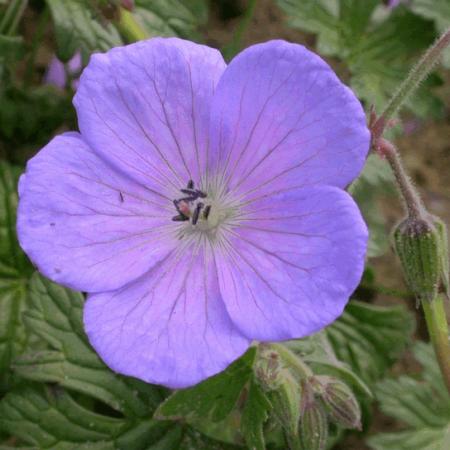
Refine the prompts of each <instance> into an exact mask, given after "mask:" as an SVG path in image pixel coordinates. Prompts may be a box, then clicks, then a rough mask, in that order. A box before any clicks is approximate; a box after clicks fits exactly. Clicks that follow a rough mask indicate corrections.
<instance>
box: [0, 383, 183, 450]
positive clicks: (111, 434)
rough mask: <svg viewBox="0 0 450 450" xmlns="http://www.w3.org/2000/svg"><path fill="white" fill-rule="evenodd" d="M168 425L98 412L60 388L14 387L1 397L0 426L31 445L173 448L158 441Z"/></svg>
mask: <svg viewBox="0 0 450 450" xmlns="http://www.w3.org/2000/svg"><path fill="white" fill-rule="evenodd" d="M169 426H170V425H169V424H167V423H162V422H157V421H152V420H151V419H149V418H146V419H141V420H135V421H133V420H130V419H126V418H113V417H109V416H105V415H101V414H97V413H95V412H92V411H90V410H89V409H88V408H86V407H84V406H82V405H81V404H80V403H78V402H77V401H76V400H75V399H74V397H72V396H71V395H69V394H68V393H67V392H65V391H64V390H62V389H61V388H59V387H44V386H43V385H41V386H38V385H32V386H23V387H19V388H16V389H14V390H13V391H12V392H10V393H8V394H7V395H6V396H5V397H4V398H3V399H2V401H1V402H0V428H1V429H3V430H5V431H8V432H9V433H11V435H14V436H16V437H17V438H19V439H21V440H22V441H24V442H27V443H30V444H32V445H33V446H35V447H34V448H36V447H37V448H46V449H54V450H79V449H80V450H81V449H86V450H87V449H94V450H100V449H102V450H115V449H118V448H127V449H133V450H139V449H142V450H144V449H148V448H153V447H150V445H151V444H152V443H153V444H156V445H158V447H156V446H155V449H156V448H158V449H161V450H171V449H172V448H174V447H168V446H166V445H163V444H164V441H163V440H162V439H164V438H165V437H166V435H167V434H168V433H167V431H168V429H169ZM169 434H170V433H169ZM180 439H181V436H180V438H179V440H180ZM122 445H123V446H122Z"/></svg>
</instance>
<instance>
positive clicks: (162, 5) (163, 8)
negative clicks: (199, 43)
mask: <svg viewBox="0 0 450 450" xmlns="http://www.w3.org/2000/svg"><path fill="white" fill-rule="evenodd" d="M133 15H134V17H135V18H136V20H137V21H138V22H139V23H140V24H141V25H142V26H143V28H144V29H145V30H146V31H147V32H148V34H149V36H174V35H175V36H181V37H183V38H190V39H192V38H197V37H198V35H197V29H198V27H199V26H200V25H203V24H205V23H206V21H207V19H208V7H207V3H206V1H205V0H190V1H189V2H186V1H183V0H136V6H135V9H134V10H133Z"/></svg>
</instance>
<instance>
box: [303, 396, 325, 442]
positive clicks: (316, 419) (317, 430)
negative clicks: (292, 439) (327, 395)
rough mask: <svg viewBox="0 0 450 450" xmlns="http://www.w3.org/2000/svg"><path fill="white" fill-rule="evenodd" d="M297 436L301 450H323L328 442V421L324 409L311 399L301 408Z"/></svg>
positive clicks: (320, 404)
mask: <svg viewBox="0 0 450 450" xmlns="http://www.w3.org/2000/svg"><path fill="white" fill-rule="evenodd" d="M302 409H303V411H302V417H301V419H300V427H299V436H300V442H301V445H302V449H303V450H323V449H324V448H325V446H326V444H327V440H328V419H327V413H326V411H325V407H324V405H323V404H322V403H321V402H318V401H316V400H315V399H314V397H311V401H309V402H308V403H307V404H306V405H304V407H303V408H302Z"/></svg>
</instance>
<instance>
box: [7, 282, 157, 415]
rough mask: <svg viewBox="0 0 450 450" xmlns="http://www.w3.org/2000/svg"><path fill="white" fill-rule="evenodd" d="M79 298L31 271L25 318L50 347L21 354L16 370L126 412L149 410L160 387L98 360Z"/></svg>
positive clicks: (137, 413)
mask: <svg viewBox="0 0 450 450" xmlns="http://www.w3.org/2000/svg"><path fill="white" fill-rule="evenodd" d="M83 302H84V300H83V296H82V295H81V294H80V293H78V292H74V291H70V290H69V289H65V288H63V287H61V286H59V285H56V284H54V283H52V282H50V281H48V280H47V279H45V278H43V277H41V276H40V275H38V274H35V275H34V276H33V278H32V280H31V283H30V307H29V309H28V310H27V311H26V312H25V314H24V321H25V324H26V325H27V327H28V328H29V330H30V331H31V332H33V333H35V334H37V335H38V336H39V337H40V338H42V339H43V340H44V341H46V342H47V343H48V344H49V345H50V347H51V348H52V349H51V350H44V351H40V352H36V351H32V352H29V353H26V354H24V355H22V356H21V357H19V358H18V359H16V361H15V362H14V370H15V371H16V373H17V374H18V375H20V376H22V377H24V378H27V379H29V380H34V381H41V382H51V383H58V384H60V385H61V386H64V387H66V388H68V389H72V390H75V391H78V392H81V393H83V394H86V395H89V396H91V397H93V398H96V399H98V400H101V401H103V402H104V403H106V404H108V405H109V406H111V407H112V408H114V409H116V410H118V411H121V412H123V413H125V414H130V415H134V416H143V415H146V414H147V415H148V414H150V413H151V412H152V411H153V410H154V409H155V407H156V405H157V404H158V403H159V402H160V401H161V400H162V395H161V393H160V391H159V390H158V389H157V388H154V387H151V386H150V385H148V384H145V383H143V382H139V381H138V380H134V379H132V378H126V377H121V376H119V375H116V374H115V373H113V372H112V371H111V370H109V369H108V368H107V367H106V366H105V365H104V364H103V362H101V361H100V359H99V357H98V356H97V355H96V354H95V352H94V351H93V350H92V348H91V347H90V345H89V344H88V342H87V339H86V337H85V334H84V331H83V324H82V308H83Z"/></svg>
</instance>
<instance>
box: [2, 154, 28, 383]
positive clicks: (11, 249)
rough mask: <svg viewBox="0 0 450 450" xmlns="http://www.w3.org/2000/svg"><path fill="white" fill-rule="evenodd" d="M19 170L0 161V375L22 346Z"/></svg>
mask: <svg viewBox="0 0 450 450" xmlns="http://www.w3.org/2000/svg"><path fill="white" fill-rule="evenodd" d="M19 174H20V169H19V168H17V167H13V166H10V165H9V164H7V163H6V162H3V161H0V374H1V373H4V372H5V371H6V369H7V368H8V367H9V365H10V363H11V361H12V359H13V358H15V357H16V356H17V355H18V354H19V353H20V352H21V351H22V350H23V349H24V346H25V344H26V340H27V335H26V331H25V327H24V326H23V324H22V321H21V313H22V311H23V310H24V309H25V307H26V299H27V283H28V275H29V273H30V272H31V266H30V264H29V262H28V260H27V258H26V256H25V255H24V253H23V252H22V250H21V249H20V247H19V244H18V242H17V236H16V231H15V227H16V207H17V201H18V198H17V183H18V179H19Z"/></svg>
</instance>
